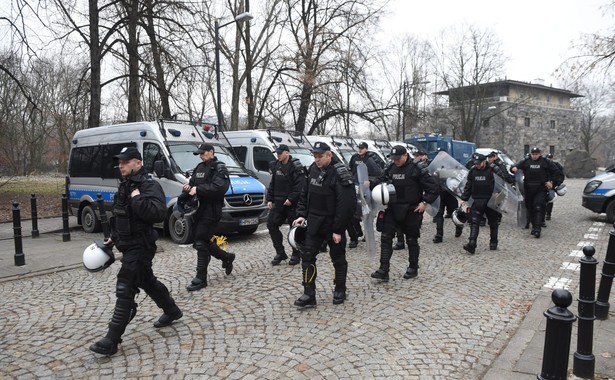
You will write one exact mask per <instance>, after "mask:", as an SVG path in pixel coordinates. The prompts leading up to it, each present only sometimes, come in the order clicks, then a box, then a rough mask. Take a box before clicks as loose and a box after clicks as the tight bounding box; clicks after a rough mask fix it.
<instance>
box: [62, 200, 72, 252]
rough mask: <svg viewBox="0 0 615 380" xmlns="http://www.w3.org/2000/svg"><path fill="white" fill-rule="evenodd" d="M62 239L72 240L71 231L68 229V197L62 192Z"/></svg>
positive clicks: (64, 240) (65, 240)
mask: <svg viewBox="0 0 615 380" xmlns="http://www.w3.org/2000/svg"><path fill="white" fill-rule="evenodd" d="M62 241H63V242H67V241H70V231H69V229H68V198H66V194H62Z"/></svg>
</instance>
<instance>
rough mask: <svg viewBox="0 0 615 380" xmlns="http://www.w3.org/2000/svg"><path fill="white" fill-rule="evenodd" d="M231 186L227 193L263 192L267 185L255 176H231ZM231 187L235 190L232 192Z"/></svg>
mask: <svg viewBox="0 0 615 380" xmlns="http://www.w3.org/2000/svg"><path fill="white" fill-rule="evenodd" d="M230 179H231V186H229V189H228V191H227V192H226V194H225V195H230V194H244V193H263V192H264V191H265V186H263V184H262V183H260V182H259V181H258V180H257V179H256V178H253V177H231V178H230ZM231 189H232V190H233V191H232V192H231Z"/></svg>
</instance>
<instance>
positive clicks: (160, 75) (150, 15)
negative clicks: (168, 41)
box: [145, 0, 171, 119]
mask: <svg viewBox="0 0 615 380" xmlns="http://www.w3.org/2000/svg"><path fill="white" fill-rule="evenodd" d="M145 5H146V7H147V13H146V17H147V26H146V31H147V35H148V36H149V40H150V47H151V49H152V60H153V61H154V70H155V71H156V88H157V90H158V95H159V96H160V106H161V107H162V117H163V118H165V119H170V118H171V106H170V105H169V89H168V88H167V84H166V82H165V79H164V68H163V67H162V60H161V59H160V48H159V46H158V38H157V36H156V31H155V28H154V9H153V5H152V1H151V0H147V1H146V3H145Z"/></svg>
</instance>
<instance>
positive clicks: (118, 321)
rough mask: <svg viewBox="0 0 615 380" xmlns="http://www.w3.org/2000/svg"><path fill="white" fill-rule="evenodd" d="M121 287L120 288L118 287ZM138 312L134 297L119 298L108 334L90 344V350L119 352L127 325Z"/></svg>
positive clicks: (110, 353)
mask: <svg viewBox="0 0 615 380" xmlns="http://www.w3.org/2000/svg"><path fill="white" fill-rule="evenodd" d="M118 289H119V288H118ZM118 291H119V290H118ZM136 313H137V304H136V303H135V302H134V301H133V300H132V299H126V298H118V299H117V300H116V301H115V309H114V310H113V317H111V322H109V330H108V331H107V335H106V336H105V337H104V338H102V339H101V340H99V341H98V342H96V343H94V344H93V345H91V346H90V350H91V351H94V352H96V353H97V354H101V355H109V356H110V355H113V354H115V353H116V352H117V345H118V344H119V343H120V342H121V341H122V335H123V334H124V331H126V326H128V323H129V322H130V321H131V320H132V318H134V316H135V315H136Z"/></svg>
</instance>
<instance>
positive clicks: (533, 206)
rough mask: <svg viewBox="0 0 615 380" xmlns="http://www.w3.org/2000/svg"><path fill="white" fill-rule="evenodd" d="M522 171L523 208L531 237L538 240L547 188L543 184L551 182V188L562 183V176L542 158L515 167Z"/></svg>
mask: <svg viewBox="0 0 615 380" xmlns="http://www.w3.org/2000/svg"><path fill="white" fill-rule="evenodd" d="M515 167H517V168H518V169H521V170H523V188H524V197H525V208H526V209H527V212H528V216H529V220H530V221H531V223H532V235H534V236H535V237H537V238H539V237H540V231H541V227H542V221H543V220H544V213H545V208H546V205H547V187H546V186H545V183H546V182H548V181H551V182H552V183H553V187H556V186H558V185H559V184H561V183H562V182H563V181H564V174H563V173H562V172H561V171H560V170H559V169H558V167H557V166H555V164H554V163H553V162H551V161H549V160H548V159H546V158H544V157H540V158H538V160H532V158H531V157H530V158H526V159H524V160H522V161H520V162H519V163H517V164H516V165H515Z"/></svg>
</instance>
